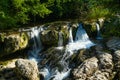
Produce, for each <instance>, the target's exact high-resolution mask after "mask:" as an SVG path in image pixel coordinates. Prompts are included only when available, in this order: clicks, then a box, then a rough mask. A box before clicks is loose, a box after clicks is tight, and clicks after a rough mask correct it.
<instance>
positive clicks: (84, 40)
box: [68, 24, 95, 52]
mask: <svg viewBox="0 0 120 80" xmlns="http://www.w3.org/2000/svg"><path fill="white" fill-rule="evenodd" d="M93 45H95V44H94V43H92V42H91V41H90V39H89V37H88V35H87V33H86V31H85V29H83V27H82V24H79V26H78V30H77V33H76V37H75V41H74V42H73V43H69V44H68V51H70V52H72V51H74V50H79V49H82V48H90V47H91V46H93Z"/></svg>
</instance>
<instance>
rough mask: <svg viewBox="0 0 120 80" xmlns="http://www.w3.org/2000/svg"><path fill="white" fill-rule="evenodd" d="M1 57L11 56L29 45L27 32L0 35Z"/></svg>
mask: <svg viewBox="0 0 120 80" xmlns="http://www.w3.org/2000/svg"><path fill="white" fill-rule="evenodd" d="M0 45H1V46H0V57H2V56H5V55H9V54H11V53H14V52H16V51H18V50H21V49H24V48H26V47H27V45H28V36H27V34H26V33H25V32H22V33H20V32H16V33H0Z"/></svg>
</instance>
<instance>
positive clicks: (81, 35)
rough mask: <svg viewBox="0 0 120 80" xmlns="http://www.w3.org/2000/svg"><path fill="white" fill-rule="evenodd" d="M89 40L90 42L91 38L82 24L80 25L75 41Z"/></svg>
mask: <svg viewBox="0 0 120 80" xmlns="http://www.w3.org/2000/svg"><path fill="white" fill-rule="evenodd" d="M88 40H89V37H88V35H87V33H86V31H85V29H83V27H82V24H79V26H78V30H77V33H76V37H75V41H88Z"/></svg>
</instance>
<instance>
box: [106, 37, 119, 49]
mask: <svg viewBox="0 0 120 80" xmlns="http://www.w3.org/2000/svg"><path fill="white" fill-rule="evenodd" d="M106 44H107V47H108V48H109V49H110V50H114V51H115V50H119V49H120V38H119V37H112V38H110V39H109V40H108V42H107V43H106Z"/></svg>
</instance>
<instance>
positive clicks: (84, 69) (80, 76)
mask: <svg viewBox="0 0 120 80" xmlns="http://www.w3.org/2000/svg"><path fill="white" fill-rule="evenodd" d="M97 69H98V59H97V58H95V57H92V58H90V59H87V60H85V61H84V62H83V63H82V64H81V65H79V66H78V67H77V68H75V69H74V70H73V72H72V74H73V77H74V79H76V80H86V79H87V77H89V76H91V75H92V74H93V73H94V72H95V71H96V70H97Z"/></svg>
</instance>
